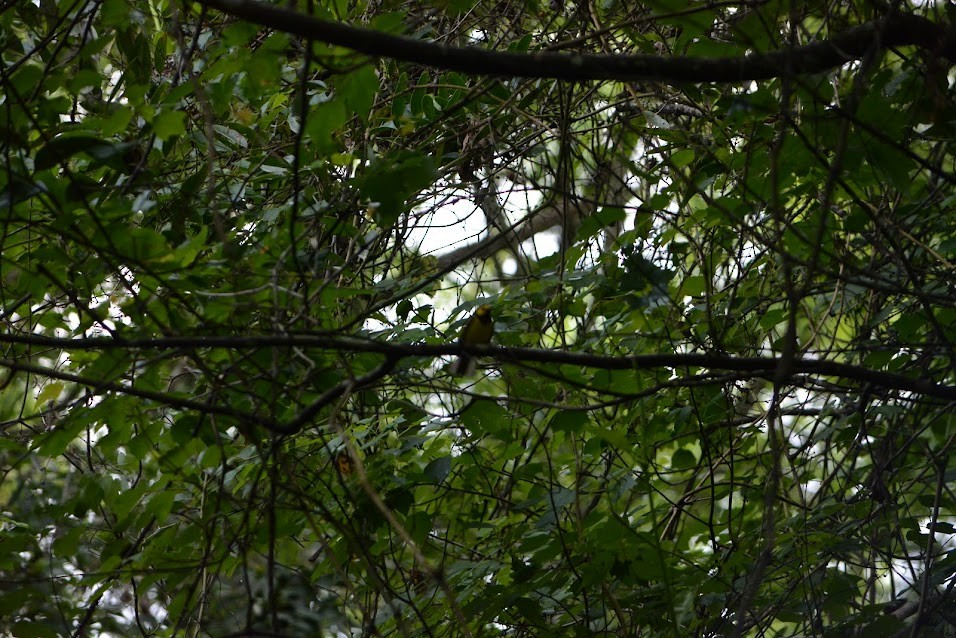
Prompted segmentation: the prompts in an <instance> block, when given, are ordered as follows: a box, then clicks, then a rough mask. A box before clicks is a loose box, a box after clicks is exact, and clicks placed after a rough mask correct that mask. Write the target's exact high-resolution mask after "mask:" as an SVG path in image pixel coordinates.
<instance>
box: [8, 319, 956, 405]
mask: <svg viewBox="0 0 956 638" xmlns="http://www.w3.org/2000/svg"><path fill="white" fill-rule="evenodd" d="M0 343H11V344H12V343H16V344H29V345H33V346H43V347H49V348H58V349H62V350H109V349H118V348H122V349H129V350H165V349H177V350H192V349H204V348H229V349H240V348H269V347H300V348H315V349H318V350H330V351H336V352H375V353H379V354H382V355H385V356H386V357H387V358H389V359H391V360H392V361H398V360H399V359H402V358H405V357H439V356H447V355H455V354H460V353H461V352H462V350H463V348H462V346H460V345H458V344H448V345H427V344H404V343H388V342H382V341H372V340H369V339H358V338H355V337H342V336H322V335H257V336H239V337H225V336H210V337H206V336H196V337H161V338H156V339H115V338H112V337H85V338H79V339H60V338H57V337H44V336H40V335H5V334H0ZM464 350H465V351H467V352H469V353H472V354H476V355H481V356H484V357H489V358H492V359H495V360H497V361H502V362H519V361H520V362H531V363H557V364H562V365H573V366H581V367H586V368H596V369H603V370H632V369H636V370H647V369H653V368H675V369H684V368H707V369H709V370H729V371H734V372H745V373H751V374H753V375H754V376H759V377H764V378H768V379H772V378H773V375H774V374H775V372H776V370H777V367H778V366H779V365H780V360H779V358H777V357H734V356H730V355H717V354H676V353H675V354H670V353H667V354H639V355H631V356H622V357H614V356H608V355H600V354H588V353H584V352H569V351H565V350H543V349H538V348H503V347H497V346H465V347H464ZM0 367H5V368H9V369H11V370H28V371H34V372H35V373H37V374H42V373H40V372H39V371H35V370H31V369H30V366H27V365H25V364H20V363H18V362H14V361H9V360H7V361H4V360H0ZM790 372H791V373H793V374H817V375H821V376H828V377H837V378H842V379H848V380H851V381H857V382H860V383H872V384H873V385H875V386H878V387H882V388H888V389H894V390H901V391H904V392H913V393H915V394H921V395H925V396H929V397H936V398H939V399H944V400H947V401H956V386H952V385H940V384H937V383H934V382H932V381H930V380H928V379H923V378H914V377H907V376H904V375H901V374H895V373H892V372H881V371H878V370H870V369H869V368H863V367H860V366H854V365H849V364H845V363H838V362H836V361H827V360H825V359H803V358H794V360H793V366H792V368H791V369H790ZM57 378H63V379H66V380H70V379H69V378H68V375H63V374H60V376H58V377H57ZM108 387H109V388H111V389H112V388H113V387H116V386H115V384H110V385H109V386H108ZM121 391H124V392H125V391H126V390H125V389H122V390H121ZM127 393H128V392H127ZM148 394H149V395H153V394H159V393H148ZM143 396H144V398H153V397H152V396H146V394H143ZM187 407H188V406H187Z"/></svg>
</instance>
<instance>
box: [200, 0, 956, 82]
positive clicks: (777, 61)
mask: <svg viewBox="0 0 956 638" xmlns="http://www.w3.org/2000/svg"><path fill="white" fill-rule="evenodd" d="M197 2H199V3H200V4H202V5H204V6H207V7H212V8H214V9H218V10H220V11H222V12H224V13H228V14H229V15H232V16H235V17H237V18H240V19H243V20H248V21H249V22H253V23H256V24H259V25H262V26H264V27H271V28H273V29H276V30H278V31H282V32H284V33H289V34H292V35H297V36H300V37H302V38H307V39H310V40H317V41H320V42H325V43H327V44H333V45H337V46H342V47H345V48H348V49H351V50H353V51H358V52H359V53H364V54H366V55H370V56H372V57H382V58H391V59H394V60H402V61H405V62H414V63H417V64H422V65H425V66H430V67H434V68H439V69H447V70H452V71H461V72H463V73H469V74H472V75H484V76H507V77H525V78H552V79H557V80H572V81H586V80H618V81H659V82H667V83H671V84H692V83H723V84H728V83H731V84H738V83H742V82H750V81H752V80H766V79H769V78H776V77H783V76H789V75H797V74H808V73H820V72H823V71H827V70H830V69H833V68H836V67H839V66H840V65H842V64H845V63H846V62H849V61H851V60H858V59H860V58H862V57H863V56H864V55H865V54H866V53H867V51H868V50H870V48H871V47H872V45H873V42H874V41H875V40H876V39H877V38H878V39H879V42H880V45H881V46H882V47H884V48H885V47H894V46H904V45H914V46H918V47H920V48H923V49H925V50H927V51H928V52H929V53H931V54H932V55H937V56H942V57H944V58H947V59H949V60H951V61H952V60H956V30H954V29H952V28H947V27H944V26H942V25H939V24H937V23H935V22H932V21H931V20H927V19H926V18H923V17H920V16H916V15H895V16H893V17H892V18H891V19H885V20H874V21H871V22H867V23H866V24H863V25H860V26H858V27H854V28H851V29H849V30H847V31H846V32H844V33H841V34H839V35H837V36H834V37H833V38H831V39H830V40H826V41H823V42H816V43H814V44H808V45H806V46H801V47H794V48H792V49H787V50H783V51H773V52H770V53H760V54H753V55H746V56H741V57H734V58H690V57H664V56H657V55H596V54H590V53H556V52H544V51H543V52H536V53H513V52H508V51H490V50H487V49H479V48H477V47H453V46H446V45H442V44H437V43H434V42H426V41H423V40H416V39H414V38H409V37H406V36H400V35H394V34H391V33H384V32H381V31H375V30H374V29H367V28H364V27H355V26H349V25H346V24H342V23H338V22H331V21H328V20H322V19H320V18H316V17H313V16H308V15H304V14H302V13H299V12H297V11H289V10H287V9H282V8H280V7H278V6H274V5H269V4H265V3H263V2H259V1H258V0H197Z"/></svg>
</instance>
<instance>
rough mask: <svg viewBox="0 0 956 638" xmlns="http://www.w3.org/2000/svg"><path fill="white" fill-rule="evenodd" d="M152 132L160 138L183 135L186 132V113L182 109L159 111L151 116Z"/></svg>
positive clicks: (166, 138)
mask: <svg viewBox="0 0 956 638" xmlns="http://www.w3.org/2000/svg"><path fill="white" fill-rule="evenodd" d="M153 132H154V133H156V137H158V138H159V139H161V140H168V139H169V138H171V137H176V136H177V135H184V134H185V133H186V114H185V113H183V112H182V111H173V110H164V111H160V112H159V113H157V114H156V117H154V118H153Z"/></svg>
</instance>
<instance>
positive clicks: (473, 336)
mask: <svg viewBox="0 0 956 638" xmlns="http://www.w3.org/2000/svg"><path fill="white" fill-rule="evenodd" d="M494 331H495V324H494V321H493V320H492V318H491V306H478V309H477V310H475V314H473V315H472V316H471V319H469V320H468V323H466V324H465V327H464V328H462V330H461V336H460V337H458V343H459V344H461V345H472V346H476V345H487V344H488V343H491V335H492V334H493V333H494ZM477 365H478V362H477V361H476V360H475V357H474V356H473V355H470V354H462V355H461V356H459V357H458V359H456V360H455V362H454V363H452V364H451V368H450V371H451V373H452V375H454V376H456V377H467V376H471V375H473V374H474V373H475V368H476V367H477Z"/></svg>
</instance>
